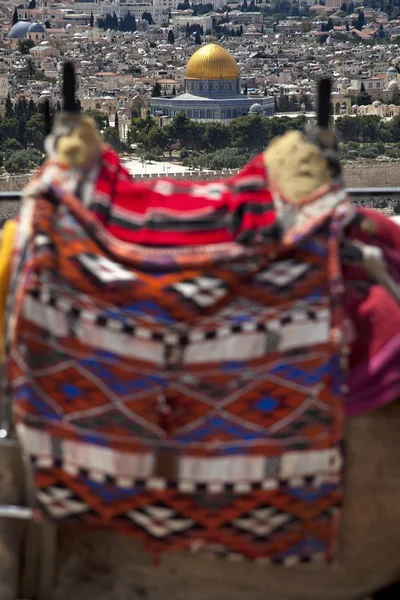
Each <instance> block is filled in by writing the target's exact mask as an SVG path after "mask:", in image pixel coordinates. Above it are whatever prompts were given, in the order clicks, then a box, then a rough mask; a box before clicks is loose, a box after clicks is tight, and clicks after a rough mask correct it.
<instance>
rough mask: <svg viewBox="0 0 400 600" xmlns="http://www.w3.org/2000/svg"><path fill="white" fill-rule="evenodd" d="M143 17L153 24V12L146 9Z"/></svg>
mask: <svg viewBox="0 0 400 600" xmlns="http://www.w3.org/2000/svg"><path fill="white" fill-rule="evenodd" d="M142 19H143V21H147V22H148V24H149V25H153V23H154V21H153V17H152V16H151V13H149V12H147V11H145V12H144V13H143V14H142Z"/></svg>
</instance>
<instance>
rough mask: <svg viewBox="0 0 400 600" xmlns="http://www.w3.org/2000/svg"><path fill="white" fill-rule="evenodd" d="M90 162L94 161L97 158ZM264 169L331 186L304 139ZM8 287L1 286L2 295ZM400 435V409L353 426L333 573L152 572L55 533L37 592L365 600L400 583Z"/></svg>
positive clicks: (199, 568) (110, 543)
mask: <svg viewBox="0 0 400 600" xmlns="http://www.w3.org/2000/svg"><path fill="white" fill-rule="evenodd" d="M77 139H79V140H80V143H83V138H82V137H81V136H79V135H76V131H75V134H74V143H76V140H77ZM61 148H63V151H62V155H63V159H64V161H66V162H68V160H69V157H71V154H70V152H69V150H68V151H66V150H65V148H66V146H65V145H63V144H61V146H60V149H61ZM75 150H76V148H75ZM73 155H74V158H73V160H72V162H73V164H74V166H77V163H79V162H80V161H79V159H77V156H81V157H83V156H86V154H85V152H83V151H82V152H80V151H79V152H78V151H77V152H76V153H75V152H74V153H73ZM88 155H90V156H92V152H90V153H88ZM267 160H268V165H269V171H270V175H271V176H272V177H273V178H274V180H275V182H276V185H277V187H278V188H279V191H280V192H281V193H282V194H283V195H284V196H286V197H288V196H289V197H292V198H296V197H303V196H304V195H305V194H306V195H307V194H308V193H311V192H312V191H314V190H315V189H316V188H319V187H321V186H323V185H324V184H325V183H327V182H328V181H329V177H330V175H329V169H328V167H327V163H326V161H325V160H324V159H323V158H322V157H321V155H320V153H319V152H318V149H316V147H314V146H313V145H312V144H310V143H309V141H308V140H307V139H306V138H305V137H304V136H302V135H301V134H297V133H291V134H288V135H287V136H284V137H283V138H282V139H280V140H278V141H276V142H275V143H274V144H273V145H271V147H270V150H269V151H268V153H267ZM5 287H6V284H3V289H2V292H3V294H4V292H5ZM399 431H400V404H399V402H393V403H392V404H391V405H389V406H387V407H385V408H382V409H380V410H377V411H374V412H371V413H368V414H365V415H363V416H359V417H353V418H348V419H347V421H346V426H345V437H346V455H347V462H346V477H345V501H344V509H343V515H342V520H341V535H340V542H339V544H340V546H339V552H338V557H337V561H336V564H335V565H334V566H332V567H321V566H319V567H318V566H308V565H304V566H299V567H292V568H290V569H285V568H282V567H270V566H256V565H251V564H246V563H230V562H223V561H214V560H211V559H206V558H199V557H194V556H189V555H187V554H174V555H169V556H166V557H163V559H162V561H161V564H160V565H159V566H157V567H155V566H154V564H153V562H152V558H151V557H150V556H149V555H147V554H146V553H145V552H144V551H143V549H142V548H141V547H140V545H139V544H138V543H136V542H135V541H133V540H132V539H130V538H127V537H120V536H117V535H115V534H111V533H106V532H100V531H97V532H79V531H76V530H72V529H65V530H59V531H58V532H57V537H58V543H57V548H56V554H55V555H54V556H53V558H54V561H55V577H54V581H53V582H50V580H49V577H47V578H46V575H47V576H48V575H49V569H50V568H51V564H50V562H51V561H50V562H49V563H48V565H47V574H46V565H45V564H44V563H43V566H42V576H41V579H40V581H39V585H38V588H40V589H41V598H42V599H44V598H46V599H47V598H48V599H49V600H50V598H51V599H52V600H70V599H71V600H72V598H75V599H77V600H81V599H82V600H83V599H87V598H96V600H109V599H110V600H111V598H112V599H113V600H125V599H128V598H129V599H130V600H142V599H145V600H165V599H166V598H171V599H173V600H228V599H229V600H361V599H362V598H363V597H364V596H365V595H367V594H369V593H372V592H373V591H375V590H377V589H379V588H382V587H384V586H385V585H387V584H389V583H391V582H393V581H396V580H397V579H398V578H399V577H400V525H399V523H400V466H399V459H398V457H399V456H400V435H399ZM13 457H14V458H13V459H12V460H13V461H14V463H13V464H11V463H10V462H9V464H8V465H7V466H6V467H5V468H3V470H1V471H0V473H2V475H3V480H2V481H3V492H4V494H6V490H7V489H8V490H10V487H12V489H13V490H17V489H19V490H21V492H20V498H22V496H23V493H22V488H21V485H22V484H21V481H20V480H21V476H20V474H21V473H22V467H21V466H20V465H19V467H18V468H16V463H15V460H16V458H15V453H14V454H13ZM10 460H11V459H10ZM18 477H19V480H18ZM15 478H17V480H15ZM4 497H6V496H4ZM1 501H2V502H4V501H5V500H4V498H1ZM7 501H10V499H9V500H7ZM14 501H19V500H14ZM16 533H18V531H16V530H14V537H13V538H12V537H10V531H8V532H7V531H5V530H4V533H3V531H2V537H1V536H0V542H1V543H0V553H1V554H0V556H1V557H2V560H1V561H0V570H1V575H2V576H1V577H0V586H3V587H2V588H1V587H0V598H1V600H3V599H4V600H9V599H10V600H13V599H14V596H13V594H14V590H13V587H15V579H16V573H15V570H14V571H13V570H12V569H10V567H11V565H13V559H14V561H15V560H16V551H17V544H16V542H15V541H14V542H13V543H14V545H12V540H17V539H18V536H17V535H16ZM47 539H48V540H50V539H51V536H50V537H47ZM10 544H11V545H10ZM44 549H45V550H46V549H47V550H48V551H50V555H51V552H52V548H50V547H49V546H46V545H45V548H44ZM50 555H49V554H48V557H47V558H49V557H50V558H51V556H50ZM42 559H43V557H42ZM32 568H33V567H32ZM28 570H29V569H28ZM43 573H44V575H43ZM3 574H4V577H3Z"/></svg>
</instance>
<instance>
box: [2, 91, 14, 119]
mask: <svg viewBox="0 0 400 600" xmlns="http://www.w3.org/2000/svg"><path fill="white" fill-rule="evenodd" d="M4 116H5V117H6V118H9V119H11V118H12V117H13V116H14V106H13V103H12V101H11V98H10V94H7V98H6V102H5V106H4Z"/></svg>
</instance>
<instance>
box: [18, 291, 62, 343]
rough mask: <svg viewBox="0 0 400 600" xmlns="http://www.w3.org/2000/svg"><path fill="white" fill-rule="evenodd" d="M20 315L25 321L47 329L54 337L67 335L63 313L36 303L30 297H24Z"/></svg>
mask: <svg viewBox="0 0 400 600" xmlns="http://www.w3.org/2000/svg"><path fill="white" fill-rule="evenodd" d="M22 314H23V316H24V318H25V319H26V320H27V321H30V322H31V323H34V324H35V325H38V326H39V327H43V328H45V329H47V331H48V332H49V333H51V334H52V335H54V336H56V337H66V336H67V335H68V322H67V318H66V315H65V313H63V312H61V311H59V310H57V309H56V308H53V307H52V306H46V305H45V304H42V303H41V302H38V301H37V300H35V299H34V298H32V297H31V296H28V295H26V296H25V298H24V305H23V309H22Z"/></svg>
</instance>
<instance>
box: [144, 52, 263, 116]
mask: <svg viewBox="0 0 400 600" xmlns="http://www.w3.org/2000/svg"><path fill="white" fill-rule="evenodd" d="M239 81H240V73H239V67H238V65H237V63H236V60H235V59H234V58H233V56H232V55H231V54H230V53H229V52H228V51H227V50H225V48H222V46H219V45H218V44H214V43H211V44H206V45H205V46H202V47H201V48H199V50H197V51H196V52H195V53H194V54H193V56H192V57H191V59H190V60H189V62H188V64H187V67H186V74H185V92H184V93H183V94H181V95H179V96H175V97H172V98H165V97H160V98H152V99H151V100H150V113H151V114H152V115H153V116H158V117H161V116H167V117H174V116H175V115H177V114H179V113H182V112H183V113H184V114H185V115H186V116H187V117H189V119H195V120H206V121H211V120H217V121H223V122H225V121H227V122H229V121H230V120H232V119H235V118H236V117H241V116H242V115H246V114H248V113H249V110H250V108H251V107H252V106H253V105H255V103H257V104H258V105H259V106H260V107H261V113H262V115H263V116H268V117H272V116H273V115H274V112H275V109H274V99H273V97H268V96H260V97H259V98H257V97H254V96H251V97H249V96H246V95H243V94H241V93H240V83H239ZM252 113H253V114H254V112H253V111H252Z"/></svg>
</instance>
